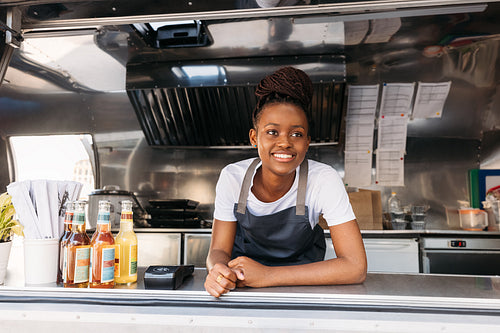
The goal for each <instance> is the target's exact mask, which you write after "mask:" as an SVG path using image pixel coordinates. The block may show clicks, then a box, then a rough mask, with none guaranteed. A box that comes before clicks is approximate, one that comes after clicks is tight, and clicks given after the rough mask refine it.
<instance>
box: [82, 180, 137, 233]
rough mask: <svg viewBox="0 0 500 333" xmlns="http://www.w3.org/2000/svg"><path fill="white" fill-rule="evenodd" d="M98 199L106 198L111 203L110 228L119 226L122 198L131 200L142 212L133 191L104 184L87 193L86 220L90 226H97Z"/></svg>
mask: <svg viewBox="0 0 500 333" xmlns="http://www.w3.org/2000/svg"><path fill="white" fill-rule="evenodd" d="M100 200H108V201H109V202H110V203H111V205H110V216H109V217H110V218H109V220H110V223H111V228H119V227H120V215H121V202H122V201H123V200H132V201H133V202H134V206H137V207H139V209H140V210H141V211H142V212H144V209H143V208H142V206H141V204H140V203H139V201H138V200H137V198H136V196H135V195H134V193H133V192H129V191H124V190H120V187H119V186H116V185H106V186H104V188H103V189H97V190H95V191H93V192H92V193H90V194H89V207H88V222H89V225H90V228H95V227H96V226H97V213H98V209H99V201H100Z"/></svg>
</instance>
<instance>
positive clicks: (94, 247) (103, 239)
mask: <svg viewBox="0 0 500 333" xmlns="http://www.w3.org/2000/svg"><path fill="white" fill-rule="evenodd" d="M110 206H111V203H110V202H109V201H108V200H99V212H98V214H97V228H96V230H95V232H94V235H93V236H92V240H91V241H90V249H91V250H90V267H91V268H90V276H89V279H90V287H91V288H113V287H114V285H115V239H114V238H113V234H112V233H111V224H110V222H109V212H110Z"/></svg>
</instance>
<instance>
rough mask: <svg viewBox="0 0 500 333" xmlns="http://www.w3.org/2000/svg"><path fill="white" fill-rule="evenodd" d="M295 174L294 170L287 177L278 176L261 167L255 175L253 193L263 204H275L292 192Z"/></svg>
mask: <svg viewBox="0 0 500 333" xmlns="http://www.w3.org/2000/svg"><path fill="white" fill-rule="evenodd" d="M295 174H296V172H295V170H294V172H291V173H290V174H287V175H277V174H275V173H273V172H271V171H269V170H266V169H264V168H262V166H261V167H260V168H258V169H257V172H256V173H255V176H254V180H253V186H252V193H253V194H254V195H255V196H256V197H257V199H259V200H260V201H262V202H274V201H276V200H278V199H279V198H281V197H282V196H284V195H285V194H286V193H287V192H288V191H289V190H290V188H291V187H292V185H293V182H294V181H295Z"/></svg>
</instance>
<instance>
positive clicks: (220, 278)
mask: <svg viewBox="0 0 500 333" xmlns="http://www.w3.org/2000/svg"><path fill="white" fill-rule="evenodd" d="M236 279H237V278H236V274H235V273H234V272H233V271H232V270H231V269H230V268H229V267H227V266H226V265H224V264H221V263H218V264H215V265H214V266H213V267H212V269H211V270H210V271H209V272H208V275H207V278H206V279H205V289H206V291H208V293H209V294H210V295H212V296H214V297H220V296H221V295H222V294H225V293H227V292H229V291H230V290H233V289H234V288H236Z"/></svg>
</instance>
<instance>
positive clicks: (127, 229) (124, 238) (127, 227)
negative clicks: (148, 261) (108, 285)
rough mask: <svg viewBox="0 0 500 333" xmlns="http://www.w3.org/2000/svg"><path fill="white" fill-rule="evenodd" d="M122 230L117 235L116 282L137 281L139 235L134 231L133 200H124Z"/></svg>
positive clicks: (121, 220) (121, 219)
mask: <svg viewBox="0 0 500 333" xmlns="http://www.w3.org/2000/svg"><path fill="white" fill-rule="evenodd" d="M121 204H122V212H121V218H120V231H119V232H118V235H116V240H115V244H116V260H115V283H119V284H131V283H134V282H136V281H137V236H136V235H135V233H134V221H133V215H132V201H130V200H123V201H122V203H121Z"/></svg>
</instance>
